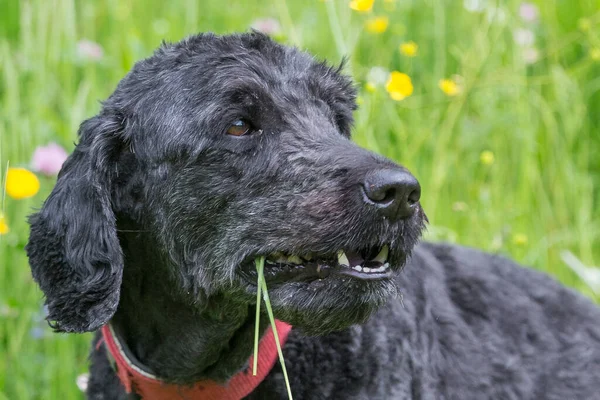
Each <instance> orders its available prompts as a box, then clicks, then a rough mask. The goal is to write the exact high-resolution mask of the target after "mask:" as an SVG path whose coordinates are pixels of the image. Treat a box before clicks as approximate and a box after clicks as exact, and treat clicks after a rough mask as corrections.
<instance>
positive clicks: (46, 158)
mask: <svg viewBox="0 0 600 400" xmlns="http://www.w3.org/2000/svg"><path fill="white" fill-rule="evenodd" d="M66 159H67V152H66V151H65V149H63V148H62V147H60V146H59V145H57V144H56V143H50V144H49V145H48V146H40V147H38V148H36V149H35V151H34V152H33V157H32V160H31V168H32V169H33V170H34V171H37V172H41V173H42V174H44V175H50V176H51V175H56V174H58V171H60V168H61V167H62V165H63V163H64V162H65V160H66Z"/></svg>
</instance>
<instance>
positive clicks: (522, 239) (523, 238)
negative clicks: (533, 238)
mask: <svg viewBox="0 0 600 400" xmlns="http://www.w3.org/2000/svg"><path fill="white" fill-rule="evenodd" d="M512 241H513V243H514V244H516V245H517V246H525V245H526V244H527V243H528V242H529V238H528V237H527V235H526V234H524V233H516V234H515V235H514V236H513V238H512Z"/></svg>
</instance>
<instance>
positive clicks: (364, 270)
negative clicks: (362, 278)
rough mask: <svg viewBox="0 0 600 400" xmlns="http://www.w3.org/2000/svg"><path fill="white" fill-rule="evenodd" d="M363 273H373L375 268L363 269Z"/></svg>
mask: <svg viewBox="0 0 600 400" xmlns="http://www.w3.org/2000/svg"><path fill="white" fill-rule="evenodd" d="M363 272H373V268H367V267H363Z"/></svg>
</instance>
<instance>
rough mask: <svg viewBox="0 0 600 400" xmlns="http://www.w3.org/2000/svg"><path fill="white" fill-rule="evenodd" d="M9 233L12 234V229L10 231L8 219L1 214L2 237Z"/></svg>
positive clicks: (0, 232)
mask: <svg viewBox="0 0 600 400" xmlns="http://www.w3.org/2000/svg"><path fill="white" fill-rule="evenodd" d="M8 232H10V229H8V224H7V223H6V218H5V217H4V214H2V213H0V235H6V234H7V233H8Z"/></svg>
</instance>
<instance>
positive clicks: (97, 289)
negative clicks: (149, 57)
mask: <svg viewBox="0 0 600 400" xmlns="http://www.w3.org/2000/svg"><path fill="white" fill-rule="evenodd" d="M121 126H122V125H121V121H118V120H117V119H116V118H113V117H112V116H102V115H100V116H96V117H93V118H91V119H88V120H86V121H84V122H83V123H82V124H81V127H80V128H79V144H78V145H77V147H76V149H75V151H74V152H73V154H71V156H70V157H69V158H68V159H67V160H66V161H65V163H64V165H63V167H62V169H61V171H60V174H59V175H58V181H57V183H56V186H55V187H54V190H53V191H52V193H51V194H50V196H49V197H48V199H46V201H45V203H44V205H43V206H42V209H41V210H40V211H39V212H38V213H36V214H33V215H32V216H30V218H29V223H30V225H31V232H30V236H29V242H28V244H27V246H26V250H27V255H28V256H29V263H30V265H31V271H32V274H33V277H34V279H35V280H36V282H37V283H38V284H39V285H40V287H41V289H42V290H43V292H44V294H45V295H46V304H47V306H48V312H49V315H48V318H47V319H48V321H49V323H50V326H52V327H53V328H54V329H55V330H57V331H64V332H86V331H91V330H95V329H97V328H99V327H100V326H102V325H103V324H105V323H106V322H107V321H108V320H109V319H110V318H111V317H112V316H113V314H114V313H115V311H116V309H117V305H118V303H119V293H120V286H121V278H122V274H123V256H122V252H121V248H120V245H119V240H118V238H117V231H116V221H115V215H114V213H113V210H112V207H111V195H110V193H111V189H110V187H111V180H112V179H111V176H112V173H113V172H112V171H114V170H115V169H116V167H115V166H114V165H113V167H112V168H111V167H110V165H112V164H113V163H114V161H115V159H116V158H117V157H118V152H119V151H120V148H121V143H122V141H121V140H120V139H119V137H118V136H119V132H120V130H121Z"/></svg>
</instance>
